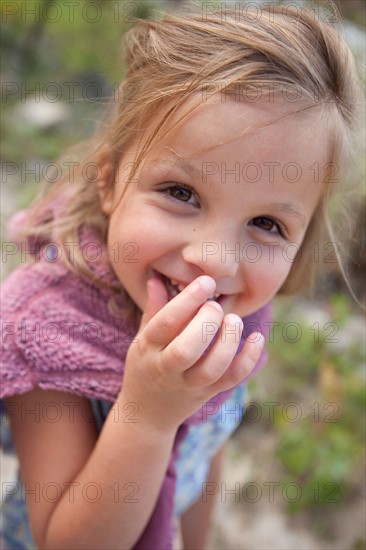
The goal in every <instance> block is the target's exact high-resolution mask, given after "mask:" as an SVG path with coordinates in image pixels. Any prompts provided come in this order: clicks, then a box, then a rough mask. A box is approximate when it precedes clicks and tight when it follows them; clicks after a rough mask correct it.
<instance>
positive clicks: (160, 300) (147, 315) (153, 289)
mask: <svg viewBox="0 0 366 550" xmlns="http://www.w3.org/2000/svg"><path fill="white" fill-rule="evenodd" d="M168 300H169V299H168V292H167V290H166V288H165V286H164V283H163V282H162V281H160V279H158V278H157V277H152V278H151V279H149V280H148V281H147V303H146V307H145V311H144V313H143V315H142V318H141V323H140V329H139V330H140V331H141V330H143V328H144V327H145V326H146V325H147V324H148V322H149V321H150V320H151V319H152V318H153V317H154V315H156V313H157V312H158V311H160V310H161V309H162V308H163V307H164V306H165V304H167V303H168Z"/></svg>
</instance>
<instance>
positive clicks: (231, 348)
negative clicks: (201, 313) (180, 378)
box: [185, 313, 244, 386]
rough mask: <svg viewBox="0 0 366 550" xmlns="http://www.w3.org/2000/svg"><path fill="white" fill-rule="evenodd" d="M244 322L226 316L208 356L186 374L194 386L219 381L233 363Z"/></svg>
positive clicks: (237, 318) (234, 316) (234, 317)
mask: <svg viewBox="0 0 366 550" xmlns="http://www.w3.org/2000/svg"><path fill="white" fill-rule="evenodd" d="M243 326H244V325H243V321H242V320H241V319H240V317H239V316H238V315H235V314H233V313H231V314H229V315H226V316H225V318H224V321H223V323H222V325H221V328H220V332H219V334H218V335H217V338H216V340H215V342H214V344H213V345H212V346H211V347H210V349H209V350H208V352H207V354H205V356H204V357H202V358H201V360H200V361H198V363H197V364H195V365H194V366H193V367H191V368H190V369H188V370H187V371H186V373H185V379H186V380H187V381H188V382H189V383H190V384H191V385H193V386H207V385H211V384H213V383H214V382H215V381H216V380H219V378H221V376H222V375H223V374H224V372H225V371H226V370H227V368H228V367H229V365H230V364H231V362H232V361H233V359H234V357H235V355H236V353H237V351H238V346H239V344H240V340H241V335H242V332H243Z"/></svg>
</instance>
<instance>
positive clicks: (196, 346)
mask: <svg viewBox="0 0 366 550" xmlns="http://www.w3.org/2000/svg"><path fill="white" fill-rule="evenodd" d="M223 316H224V313H223V311H222V308H221V306H220V305H219V304H218V303H217V302H214V301H213V300H208V301H207V302H206V303H205V304H203V306H202V307H201V309H200V310H199V311H198V313H197V314H196V316H195V317H194V318H193V319H192V321H191V322H190V323H189V324H188V325H187V326H186V328H185V329H184V330H183V331H182V332H181V333H180V334H179V335H178V336H177V337H176V338H175V339H174V340H173V341H172V342H171V343H170V344H169V345H168V346H167V347H166V348H165V349H164V350H163V352H162V360H163V362H164V363H165V364H166V365H171V366H173V367H174V368H175V369H176V370H177V371H180V372H183V371H184V370H186V369H189V367H191V366H192V365H194V363H196V362H197V361H198V360H199V359H200V357H201V356H202V354H203V353H204V351H205V350H206V349H207V348H208V346H209V345H210V343H211V342H212V340H213V339H214V337H215V335H216V333H217V331H218V330H219V329H220V327H221V323H222V318H223Z"/></svg>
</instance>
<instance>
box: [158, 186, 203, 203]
mask: <svg viewBox="0 0 366 550" xmlns="http://www.w3.org/2000/svg"><path fill="white" fill-rule="evenodd" d="M173 189H184V190H185V191H188V192H189V193H191V195H192V196H193V197H194V198H195V199H196V200H197V202H199V201H198V197H197V194H196V192H195V190H194V189H193V188H192V187H190V186H189V185H181V184H179V185H178V184H175V185H169V186H168V187H165V188H164V189H159V193H163V194H164V195H165V196H166V198H167V199H169V200H171V201H172V202H174V203H183V204H191V203H189V202H188V201H181V200H179V199H176V198H175V197H173V196H172V195H171V194H170V192H171V191H172V190H173ZM190 198H191V197H190Z"/></svg>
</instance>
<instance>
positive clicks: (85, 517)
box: [8, 276, 263, 550]
mask: <svg viewBox="0 0 366 550" xmlns="http://www.w3.org/2000/svg"><path fill="white" fill-rule="evenodd" d="M214 289H215V282H214V281H213V279H211V278H209V277H207V276H204V277H199V278H197V279H195V281H193V282H192V283H191V284H190V285H188V286H187V287H186V288H185V289H184V290H182V292H180V293H179V294H178V295H177V296H176V297H175V298H173V299H172V300H171V301H169V302H168V296H167V291H166V289H165V287H164V285H163V283H162V282H161V281H160V280H159V279H150V280H149V283H148V296H149V297H148V303H147V306H146V311H145V313H144V315H143V317H142V320H141V325H140V331H139V332H138V334H137V336H138V338H137V339H136V340H135V341H134V343H133V344H131V346H130V348H129V350H128V353H127V356H126V363H125V370H124V377H123V384H122V389H121V392H120V394H119V397H118V399H117V402H116V404H115V411H113V410H112V411H111V412H110V413H109V415H108V417H107V419H106V421H105V423H104V426H103V429H102V431H101V433H100V435H99V437H98V436H97V433H96V429H95V425H94V424H93V423H91V422H90V415H89V422H88V417H87V416H86V414H85V409H86V406H87V401H86V399H85V398H81V397H78V398H77V397H76V396H74V395H72V396H70V395H69V394H65V393H61V392H60V393H58V392H49V391H42V390H39V389H36V390H34V391H32V392H29V393H27V394H24V395H21V396H16V397H13V398H11V399H9V400H8V404H9V407H10V409H11V412H12V414H10V417H11V427H12V431H13V437H14V443H15V446H16V449H17V452H18V456H19V458H20V463H21V473H22V478H23V481H24V482H25V483H26V487H27V486H28V487H30V490H34V489H35V490H36V491H37V488H38V490H39V491H40V497H39V498H33V496H32V495H30V498H29V503H28V508H29V510H30V520H31V524H32V529H33V533H34V537H35V539H36V541H37V544H38V546H39V547H40V548H47V549H51V548H57V549H60V548H62V549H65V550H66V549H68V548H72V549H78V548H88V549H92V548H95V549H98V548H101V549H104V548H131V547H133V546H134V544H135V543H136V542H137V540H138V539H139V537H140V535H141V533H142V532H143V530H144V527H145V526H146V524H147V522H148V520H149V517H150V515H151V513H152V511H153V509H154V506H155V503H156V500H157V497H158V495H159V492H160V488H161V485H162V481H163V479H164V476H165V472H166V469H167V466H168V464H169V460H170V455H171V452H172V448H173V444H174V438H175V434H176V431H177V429H178V427H179V426H180V424H182V422H184V420H185V419H186V418H188V417H189V416H191V415H192V414H193V413H194V412H195V411H197V410H198V409H199V408H200V406H202V404H203V403H206V402H207V401H208V400H210V399H211V397H213V396H214V395H216V394H217V393H220V392H222V391H225V390H227V389H229V388H232V387H234V386H236V385H237V384H239V383H241V382H242V381H243V380H244V379H245V378H246V376H247V375H248V374H249V373H250V372H251V370H252V369H253V367H254V366H255V364H256V363H257V361H258V359H259V356H260V353H261V347H262V344H263V340H262V344H260V343H258V340H257V338H256V339H253V340H250V339H247V342H246V343H245V345H244V347H243V349H242V350H241V352H240V353H239V354H237V355H236V352H237V349H238V342H237V338H236V334H235V336H234V331H233V330H232V326H236V324H237V323H238V322H240V323H241V325H243V323H242V321H241V319H240V318H239V317H237V316H236V315H231V316H228V317H227V318H226V321H227V322H228V325H229V327H230V329H231V330H230V331H228V333H226V323H225V322H224V323H223V319H224V313H223V311H222V308H221V307H220V306H219V305H218V304H216V302H212V301H210V300H208V298H209V296H211V295H212V293H213V292H214ZM167 302H168V303H167ZM206 323H209V324H210V326H217V327H218V332H217V336H218V337H217V338H216V340H215V342H213V343H212V346H211V348H210V350H209V351H208V352H207V354H206V355H205V356H203V353H204V351H205V350H206V349H207V348H208V346H209V344H210V341H206V339H204V338H203V337H202V330H203V327H204V326H205V324H206ZM255 336H256V337H257V335H255ZM211 340H213V335H212V336H211ZM256 341H257V343H256ZM70 402H71V403H73V404H75V403H76V405H75V406H74V405H73V406H72V407H71V405H70ZM50 403H52V406H53V407H54V408H55V409H56V410H57V411H61V417H60V419H59V420H58V421H57V422H52V421H51V422H50V421H49V419H48V416H47V414H40V415H38V414H37V410H40V411H47V410H48V406H50ZM128 403H132V404H133V406H136V408H138V415H137V420H138V422H136V423H133V422H127V421H123V420H124V419H126V408H124V406H125V405H127V404H128ZM70 408H72V411H73V413H74V416H73V418H72V420H70V417H69V416H68V415H69V414H70ZM24 411H29V412H28V414H26V415H24ZM34 411H36V414H34ZM89 412H90V411H89ZM113 413H115V414H113ZM38 416H39V418H38ZM116 419H117V420H116ZM93 488H94V492H93ZM131 488H132V489H135V490H136V493H135V495H134V500H137V502H131V499H129V498H128V496H129V495H130V492H128V494H126V492H127V491H130V490H131ZM116 490H117V491H119V495H118V494H117V498H116V493H115V491H116ZM49 491H51V496H49ZM55 491H56V494H55ZM90 491H91V492H92V496H90ZM130 496H131V495H130Z"/></svg>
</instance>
